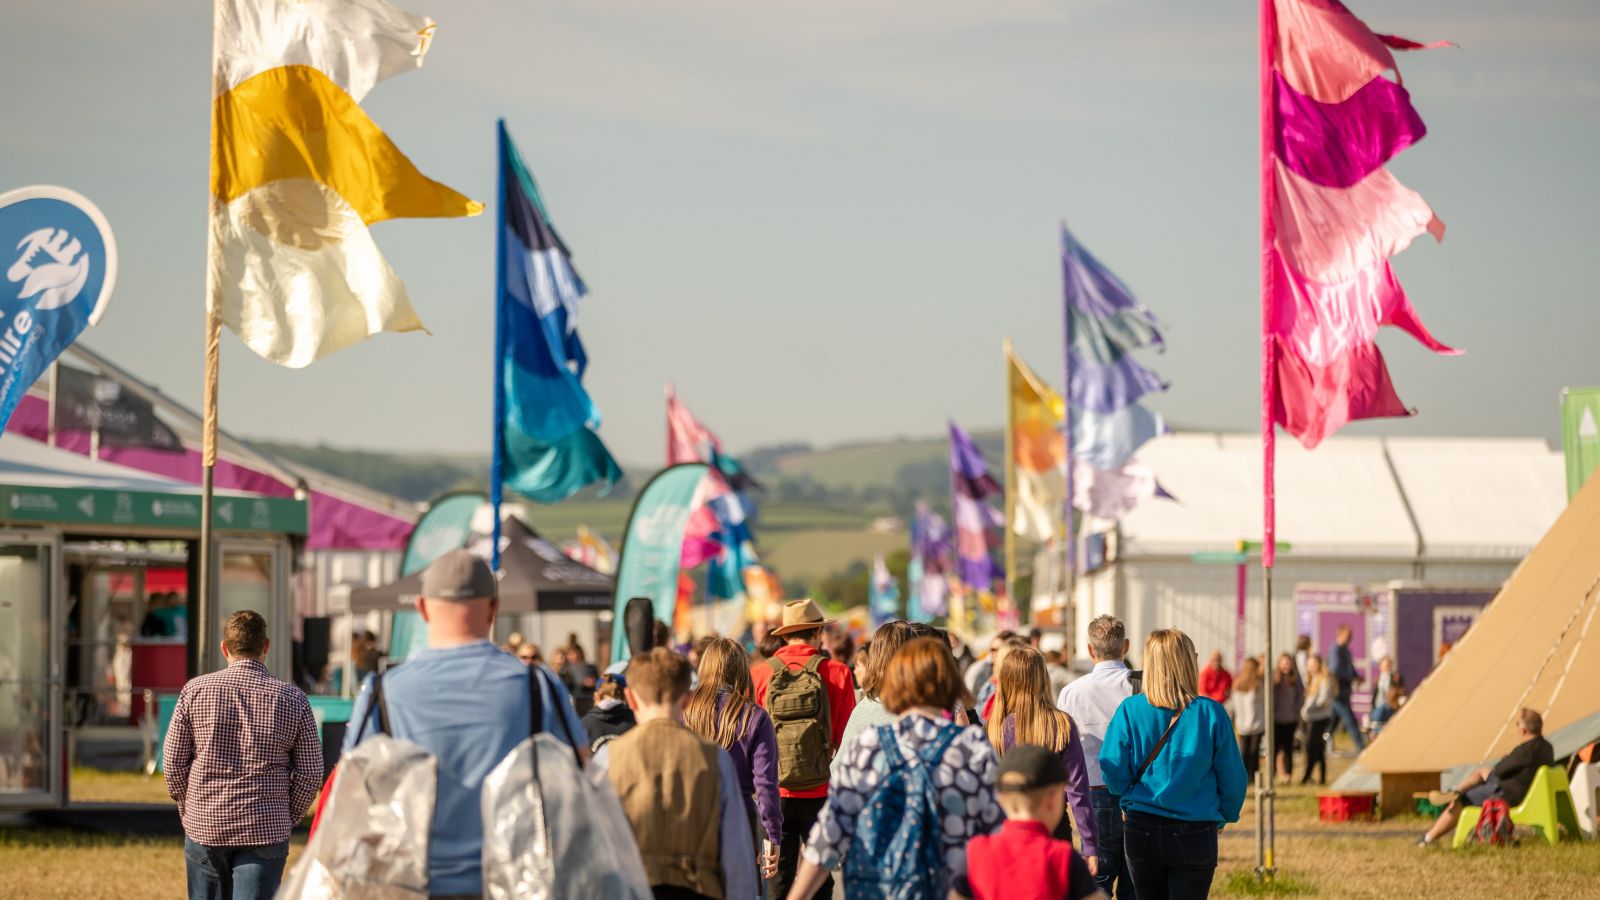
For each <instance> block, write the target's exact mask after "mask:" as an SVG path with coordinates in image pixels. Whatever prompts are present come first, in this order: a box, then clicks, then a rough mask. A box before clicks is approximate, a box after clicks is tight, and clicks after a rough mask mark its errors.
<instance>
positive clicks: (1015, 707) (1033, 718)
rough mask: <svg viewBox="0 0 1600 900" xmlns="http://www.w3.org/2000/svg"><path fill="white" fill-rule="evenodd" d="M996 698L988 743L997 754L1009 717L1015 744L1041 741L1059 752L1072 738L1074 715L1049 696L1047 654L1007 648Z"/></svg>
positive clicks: (1004, 746) (1065, 747)
mask: <svg viewBox="0 0 1600 900" xmlns="http://www.w3.org/2000/svg"><path fill="white" fill-rule="evenodd" d="M996 674H997V675H998V679H997V682H996V690H995V697H994V714H993V715H992V716H990V717H989V724H988V726H987V730H988V733H989V743H991V744H993V745H994V749H995V752H996V753H1004V752H1005V750H1006V745H1005V734H1006V731H1005V726H1006V719H1007V718H1010V719H1012V720H1013V723H1012V735H1011V737H1012V743H1013V744H1038V745H1039V746H1041V747H1044V748H1045V749H1047V750H1053V751H1055V752H1057V753H1060V752H1061V751H1062V750H1065V749H1067V742H1068V741H1069V740H1071V739H1072V717H1071V716H1068V715H1067V714H1066V713H1064V712H1062V711H1061V710H1059V709H1056V705H1055V703H1053V702H1052V701H1051V698H1050V673H1049V671H1048V670H1047V669H1045V665H1044V654H1043V653H1040V652H1039V651H1038V650H1035V649H1034V648H1032V647H1027V646H1023V647H1008V648H1006V652H1005V657H1004V659H1002V660H1001V661H1000V671H999V672H998V673H996Z"/></svg>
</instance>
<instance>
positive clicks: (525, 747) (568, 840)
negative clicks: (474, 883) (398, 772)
mask: <svg viewBox="0 0 1600 900" xmlns="http://www.w3.org/2000/svg"><path fill="white" fill-rule="evenodd" d="M535 721H538V720H537V719H535ZM483 895H484V897H485V898H488V900H600V898H605V900H613V898H615V900H650V897H651V893H650V884H649V881H648V880H647V878H646V877H645V873H644V862H643V860H641V859H640V857H639V849H638V847H637V845H635V843H634V840H633V829H632V827H631V826H629V824H628V819H627V816H626V815H625V814H624V813H623V811H622V804H621V802H620V801H618V800H617V795H616V792H615V791H614V790H613V789H612V787H611V781H610V779H609V778H607V777H606V774H605V772H604V771H596V770H590V771H584V770H583V769H580V768H579V767H578V763H577V760H576V757H575V754H574V753H573V750H572V748H571V747H570V746H568V745H567V744H564V743H562V742H561V741H559V740H557V739H556V738H554V737H552V736H551V735H549V734H536V735H533V736H531V737H529V738H528V739H527V740H525V741H523V742H522V743H520V744H518V745H517V747H516V749H515V750H512V751H511V753H510V754H509V755H508V756H506V758H505V759H503V760H501V761H500V764H499V765H497V766H495V768H494V771H492V772H490V773H489V777H488V778H485V779H484V782H483Z"/></svg>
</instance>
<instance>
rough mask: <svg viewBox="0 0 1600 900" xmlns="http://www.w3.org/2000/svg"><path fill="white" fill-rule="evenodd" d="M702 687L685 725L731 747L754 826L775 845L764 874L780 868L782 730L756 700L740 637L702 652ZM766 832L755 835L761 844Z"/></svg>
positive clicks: (714, 642) (691, 701) (686, 708)
mask: <svg viewBox="0 0 1600 900" xmlns="http://www.w3.org/2000/svg"><path fill="white" fill-rule="evenodd" d="M699 675H700V686H699V687H697V688H695V689H694V693H692V694H690V695H689V702H688V703H687V704H686V705H685V706H684V710H683V724H685V725H687V726H689V730H690V731H693V732H694V733H695V734H698V735H700V736H701V737H703V738H705V739H706V740H708V741H711V742H712V743H714V744H717V745H719V746H721V747H722V748H723V749H724V750H727V751H728V756H729V757H731V758H732V759H733V768H734V771H735V772H737V773H738V775H739V787H740V790H741V791H743V793H744V798H745V812H746V813H747V814H748V815H749V816H750V823H751V827H752V828H753V829H754V828H756V826H757V825H759V829H758V831H760V832H765V837H766V839H767V840H769V841H771V845H770V846H771V848H772V849H770V850H768V851H767V852H766V853H765V854H764V855H763V856H762V858H761V870H762V874H763V875H764V876H766V877H771V875H772V873H773V872H775V871H776V870H777V865H778V852H777V849H776V847H777V845H778V840H779V838H780V837H781V836H782V835H783V810H782V807H781V806H780V805H779V800H778V734H777V732H776V731H775V730H773V727H772V719H771V717H769V716H768V715H767V711H766V710H764V709H762V708H761V707H760V706H759V705H757V704H756V700H755V695H756V692H755V685H754V683H752V682H751V680H750V654H748V653H746V652H745V649H744V647H742V646H740V645H739V643H738V642H737V641H732V640H729V639H728V638H725V637H719V638H716V639H714V640H712V641H711V642H709V643H707V644H706V645H705V646H704V647H703V648H701V650H700V669H699ZM761 839H762V834H760V833H758V834H756V841H755V843H756V846H758V847H759V846H761Z"/></svg>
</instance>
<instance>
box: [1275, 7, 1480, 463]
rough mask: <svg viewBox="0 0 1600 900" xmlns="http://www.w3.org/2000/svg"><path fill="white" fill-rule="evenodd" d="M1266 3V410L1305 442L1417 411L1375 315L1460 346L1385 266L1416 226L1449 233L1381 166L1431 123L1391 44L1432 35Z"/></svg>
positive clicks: (1337, 11)
mask: <svg viewBox="0 0 1600 900" xmlns="http://www.w3.org/2000/svg"><path fill="white" fill-rule="evenodd" d="M1273 11H1274V14H1275V16H1276V29H1277V32H1276V41H1275V42H1274V45H1273V49H1272V56H1273V59H1272V65H1273V71H1272V72H1271V73H1270V74H1271V77H1272V90H1271V92H1270V94H1268V95H1267V97H1268V98H1269V99H1270V102H1271V103H1272V104H1273V106H1272V109H1271V113H1270V114H1271V116H1272V121H1273V122H1274V123H1275V134H1274V147H1273V155H1274V156H1275V159H1274V160H1272V161H1271V167H1272V170H1273V172H1274V178H1275V182H1276V198H1275V209H1274V210H1273V217H1274V218H1273V221H1274V223H1275V234H1276V239H1275V244H1274V246H1273V247H1272V249H1271V253H1272V256H1273V258H1272V265H1273V269H1274V275H1273V280H1274V288H1273V296H1272V297H1271V298H1270V302H1271V306H1270V307H1269V310H1270V315H1269V319H1268V322H1269V324H1268V328H1269V338H1270V339H1271V341H1272V345H1271V346H1272V347H1273V352H1274V357H1275V366H1274V370H1273V371H1274V378H1275V381H1276V388H1275V396H1274V398H1273V407H1274V408H1273V410H1272V414H1273V417H1274V419H1275V420H1276V422H1277V423H1278V424H1279V425H1282V426H1283V427H1284V429H1285V430H1286V431H1288V432H1289V433H1290V434H1293V435H1294V436H1295V437H1297V438H1299V440H1300V442H1301V443H1302V444H1304V445H1305V446H1306V447H1308V448H1309V447H1315V446H1316V445H1317V444H1319V443H1321V442H1322V441H1323V440H1324V439H1325V438H1327V437H1328V436H1329V435H1331V434H1333V433H1334V432H1336V431H1338V430H1339V429H1340V428H1341V427H1343V426H1344V425H1345V424H1346V423H1348V422H1352V421H1356V420H1358V419H1370V418H1378V417H1384V416H1408V415H1411V414H1412V412H1413V411H1412V410H1411V409H1410V408H1408V407H1407V406H1406V405H1405V404H1404V403H1403V402H1402V401H1401V400H1400V397H1399V395H1398V394H1397V393H1396V391H1395V388H1394V385H1393V383H1392V382H1391V380H1390V377H1389V370H1388V366H1387V365H1386V364H1385V363H1384V359H1383V354H1382V352H1380V351H1379V349H1378V346H1377V343H1376V335H1377V331H1378V328H1379V327H1380V326H1383V325H1393V326H1395V327H1398V328H1401V329H1402V330H1404V331H1406V332H1408V333H1410V334H1411V335H1412V336H1413V337H1415V338H1417V340H1419V341H1420V342H1421V343H1422V344H1423V345H1424V346H1425V347H1427V348H1428V349H1430V350H1433V351H1434V352H1436V353H1446V354H1448V353H1455V352H1456V351H1455V350H1453V349H1452V348H1450V347H1448V346H1446V345H1445V344H1443V343H1441V342H1439V341H1437V340H1435V339H1434V338H1433V337H1432V335H1430V334H1429V333H1428V331H1427V329H1426V328H1425V327H1424V326H1423V325H1422V322H1421V320H1420V319H1419V318H1418V316H1417V314H1416V311H1415V310H1414V309H1413V308H1412V306H1411V301H1410V300H1409V299H1408V298H1407V297H1406V295H1405V292H1404V291H1403V290H1401V288H1400V284H1399V282H1398V281H1396V280H1395V277H1394V272H1393V270H1392V269H1391V268H1390V264H1389V258H1390V257H1392V256H1394V255H1395V254H1398V253H1399V252H1400V251H1402V250H1404V249H1405V248H1406V247H1407V246H1408V245H1409V244H1410V243H1411V241H1412V239H1414V238H1416V237H1418V236H1419V235H1421V234H1423V233H1428V234H1431V235H1432V236H1433V237H1434V238H1435V239H1437V240H1442V239H1443V238H1444V223H1443V222H1441V221H1440V220H1439V218H1438V216H1436V215H1434V212H1433V210H1432V209H1431V208H1430V207H1429V206H1428V204H1427V202H1426V201H1425V200H1423V199H1422V197H1421V196H1420V195H1418V194H1417V193H1416V192H1415V191H1412V190H1410V189H1409V188H1407V187H1405V186H1404V185H1403V184H1401V183H1400V182H1399V180H1398V179H1396V178H1395V177H1394V176H1393V175H1391V174H1390V173H1389V171H1388V170H1387V169H1385V168H1384V166H1385V165H1386V164H1387V163H1388V162H1389V160H1391V159H1393V158H1394V157H1395V156H1396V155H1397V154H1399V153H1400V152H1401V151H1403V150H1405V149H1406V148H1407V147H1410V146H1412V145H1413V144H1415V143H1416V142H1417V141H1419V140H1421V139H1422V137H1423V136H1424V135H1425V134H1426V133H1427V129H1426V126H1424V125H1423V122H1422V118H1421V117H1420V116H1419V115H1418V114H1417V111H1416V109H1415V108H1413V107H1412V105H1411V96H1410V94H1409V93H1408V92H1407V91H1406V89H1405V88H1404V87H1403V86H1402V85H1401V83H1400V81H1399V74H1398V69H1397V68H1396V65H1395V60H1394V53H1393V52H1392V51H1393V50H1394V49H1422V48H1424V47H1426V46H1440V45H1439V44H1432V45H1424V44H1419V43H1417V42H1415V41H1408V40H1405V39H1403V38H1395V37H1391V36H1387V35H1379V34H1375V33H1373V32H1372V31H1371V30H1370V29H1369V28H1367V26H1366V25H1365V24H1364V23H1362V22H1361V20H1360V19H1358V18H1356V17H1355V16H1354V15H1352V14H1351V13H1350V11H1349V10H1348V9H1346V8H1345V7H1344V6H1343V5H1341V4H1340V3H1338V2H1337V0H1274V4H1273ZM1390 71H1393V72H1395V73H1396V74H1395V80H1393V81H1391V80H1390V79H1389V78H1387V77H1385V73H1386V72H1390Z"/></svg>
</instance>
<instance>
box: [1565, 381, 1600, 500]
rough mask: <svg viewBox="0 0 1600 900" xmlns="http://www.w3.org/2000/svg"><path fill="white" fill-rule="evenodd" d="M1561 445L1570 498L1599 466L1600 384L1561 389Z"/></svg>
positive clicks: (1568, 496) (1575, 494) (1568, 497)
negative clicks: (1564, 452)
mask: <svg viewBox="0 0 1600 900" xmlns="http://www.w3.org/2000/svg"><path fill="white" fill-rule="evenodd" d="M1561 446H1562V449H1563V450H1564V451H1566V457H1567V499H1568V500H1571V499H1572V498H1573V497H1575V496H1577V494H1578V490H1579V489H1580V488H1582V487H1583V485H1584V482H1586V481H1588V480H1589V476H1590V475H1591V474H1593V473H1594V469H1595V466H1596V465H1600V387H1590V388H1567V389H1566V390H1564V391H1562V392H1561Z"/></svg>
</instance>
